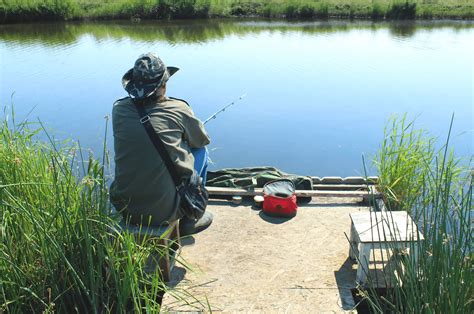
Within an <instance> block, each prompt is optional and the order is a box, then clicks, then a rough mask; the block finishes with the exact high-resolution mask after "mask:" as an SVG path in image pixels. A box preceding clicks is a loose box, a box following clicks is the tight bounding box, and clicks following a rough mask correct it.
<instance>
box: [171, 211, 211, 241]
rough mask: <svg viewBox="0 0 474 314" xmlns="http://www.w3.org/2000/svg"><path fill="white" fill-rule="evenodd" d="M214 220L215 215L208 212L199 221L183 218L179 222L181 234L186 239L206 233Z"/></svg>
mask: <svg viewBox="0 0 474 314" xmlns="http://www.w3.org/2000/svg"><path fill="white" fill-rule="evenodd" d="M212 219H213V215H212V214H211V213H210V212H207V211H206V212H204V215H203V216H202V217H201V218H200V219H198V220H194V219H191V218H188V217H183V218H181V219H180V221H179V234H180V236H182V237H184V236H188V235H192V234H196V233H198V232H201V231H204V230H206V229H207V228H208V227H209V226H210V225H211V223H212Z"/></svg>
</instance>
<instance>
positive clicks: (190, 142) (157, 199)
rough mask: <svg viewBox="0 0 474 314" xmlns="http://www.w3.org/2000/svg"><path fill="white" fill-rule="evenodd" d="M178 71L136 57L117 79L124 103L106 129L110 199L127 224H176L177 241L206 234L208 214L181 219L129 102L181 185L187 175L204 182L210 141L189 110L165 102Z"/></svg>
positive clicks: (175, 101)
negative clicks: (110, 148) (111, 154)
mask: <svg viewBox="0 0 474 314" xmlns="http://www.w3.org/2000/svg"><path fill="white" fill-rule="evenodd" d="M176 71H178V68H175V67H166V66H165V65H164V63H163V61H161V59H160V58H158V57H157V56H155V55H153V54H151V53H148V54H144V55H141V56H140V57H139V58H138V59H137V60H136V62H135V66H134V67H133V68H132V69H130V70H129V71H128V72H127V73H125V75H124V76H123V78H122V85H123V87H124V88H125V90H126V91H127V92H128V94H129V97H126V98H123V99H119V100H118V101H116V102H115V103H114V105H113V109H112V125H113V134H114V150H115V179H114V181H113V182H112V185H111V187H110V199H111V202H112V204H113V205H114V206H115V208H116V209H117V210H118V211H120V212H121V213H122V214H123V215H124V217H126V219H127V220H128V221H130V223H133V224H143V225H148V224H150V225H156V226H159V225H161V224H163V223H166V222H170V221H174V220H176V219H181V220H180V231H181V234H182V235H189V234H193V233H196V232H199V231H202V230H204V229H206V228H207V227H208V226H209V225H210V224H211V223H212V214H211V213H209V212H205V214H204V216H203V217H202V218H201V219H199V220H197V221H195V220H193V219H191V218H188V217H182V216H183V214H182V213H180V210H179V202H180V199H179V196H178V194H177V191H176V186H175V183H174V181H173V179H172V177H171V174H170V173H169V171H168V169H167V168H166V165H165V163H164V162H163V160H162V158H161V156H160V154H159V153H158V151H157V150H156V148H155V147H154V146H153V143H152V141H151V140H150V137H149V136H148V134H147V133H146V131H145V128H144V126H143V125H142V124H141V123H140V116H139V114H138V112H137V108H136V107H135V104H134V102H136V103H137V104H138V105H139V106H143V108H144V109H145V111H146V113H147V114H148V116H149V117H150V122H151V125H152V127H153V129H154V131H155V132H156V133H157V134H158V135H159V138H160V139H161V140H162V142H163V143H164V146H165V148H166V151H167V152H168V154H169V156H170V158H171V160H172V162H173V163H174V166H175V169H176V171H177V173H178V175H179V176H180V177H181V181H183V180H188V179H189V178H190V177H191V175H192V174H193V170H195V171H196V172H197V174H198V175H199V176H200V177H201V178H202V180H203V182H204V183H203V184H205V180H206V171H207V162H208V156H207V150H206V148H205V146H206V145H207V144H209V142H210V139H209V136H208V135H207V133H206V131H205V129H204V125H203V124H202V122H201V121H199V119H197V118H196V117H195V116H194V113H193V111H192V110H191V107H190V106H189V105H188V104H187V103H186V102H185V101H184V100H180V99H177V98H172V97H166V95H165V93H166V84H167V81H168V79H169V78H170V77H171V76H172V75H173V74H174V73H176Z"/></svg>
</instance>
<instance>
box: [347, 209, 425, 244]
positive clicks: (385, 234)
mask: <svg viewBox="0 0 474 314" xmlns="http://www.w3.org/2000/svg"><path fill="white" fill-rule="evenodd" d="M350 216H351V220H352V223H353V224H354V229H355V231H356V234H357V235H358V237H359V240H360V241H359V242H361V243H369V242H405V241H416V240H417V231H418V228H417V226H416V224H415V223H414V222H413V220H412V219H411V217H410V215H408V213H407V212H406V211H397V212H390V211H382V212H371V213H368V212H358V213H351V214H350ZM418 238H419V239H420V240H423V235H422V234H421V233H420V232H418Z"/></svg>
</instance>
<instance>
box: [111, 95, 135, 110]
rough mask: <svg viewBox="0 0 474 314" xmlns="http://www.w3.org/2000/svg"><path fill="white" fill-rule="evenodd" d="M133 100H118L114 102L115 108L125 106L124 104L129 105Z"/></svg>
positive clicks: (128, 98) (125, 98)
mask: <svg viewBox="0 0 474 314" xmlns="http://www.w3.org/2000/svg"><path fill="white" fill-rule="evenodd" d="M131 99H132V98H130V97H129V96H127V97H123V98H120V99H117V100H116V101H114V107H115V106H119V105H123V104H128V103H129V102H130V100H131Z"/></svg>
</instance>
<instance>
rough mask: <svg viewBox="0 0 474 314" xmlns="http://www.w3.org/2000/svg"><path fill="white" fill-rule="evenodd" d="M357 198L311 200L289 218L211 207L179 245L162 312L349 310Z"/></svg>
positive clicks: (246, 207) (226, 204) (219, 205)
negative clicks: (206, 221)
mask: <svg viewBox="0 0 474 314" xmlns="http://www.w3.org/2000/svg"><path fill="white" fill-rule="evenodd" d="M357 201H359V200H358V199H329V198H321V199H313V201H312V202H311V203H310V204H307V205H305V206H301V207H300V208H299V209H298V214H297V216H296V217H294V218H292V219H281V218H270V217H267V216H265V215H264V214H263V213H261V212H260V211H258V210H255V209H253V208H252V207H251V206H250V205H251V204H249V205H245V204H244V205H240V206H236V205H232V203H230V202H227V201H216V202H213V203H211V205H210V206H209V207H208V209H209V211H211V212H212V213H213V214H214V222H213V224H212V225H211V227H209V229H207V230H206V231H204V232H202V233H200V234H197V235H195V236H194V237H190V238H187V239H183V245H184V246H183V249H182V252H181V259H183V260H185V261H186V264H187V266H188V267H189V268H187V267H185V266H183V265H182V264H179V263H178V264H177V265H176V266H175V268H174V270H173V274H172V276H173V282H172V283H171V284H170V286H172V287H173V288H172V290H171V291H170V292H169V293H167V294H165V297H164V299H163V307H162V311H163V312H200V311H205V312H210V311H213V312H226V313H228V312H252V313H255V312H257V313H259V312H261V313H269V312H271V313H275V312H277V313H278V312H281V313H315V312H318V313H321V312H327V313H333V312H344V311H350V310H351V309H352V308H353V307H354V303H353V299H352V296H351V292H350V289H351V288H353V287H354V282H355V274H356V265H354V264H353V263H352V262H351V261H350V260H349V259H348V252H349V243H348V240H347V239H346V236H345V233H346V234H347V236H349V230H350V218H349V213H351V212H355V211H360V210H368V208H367V207H361V206H360V205H358V204H357V203H356V202H357Z"/></svg>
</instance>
